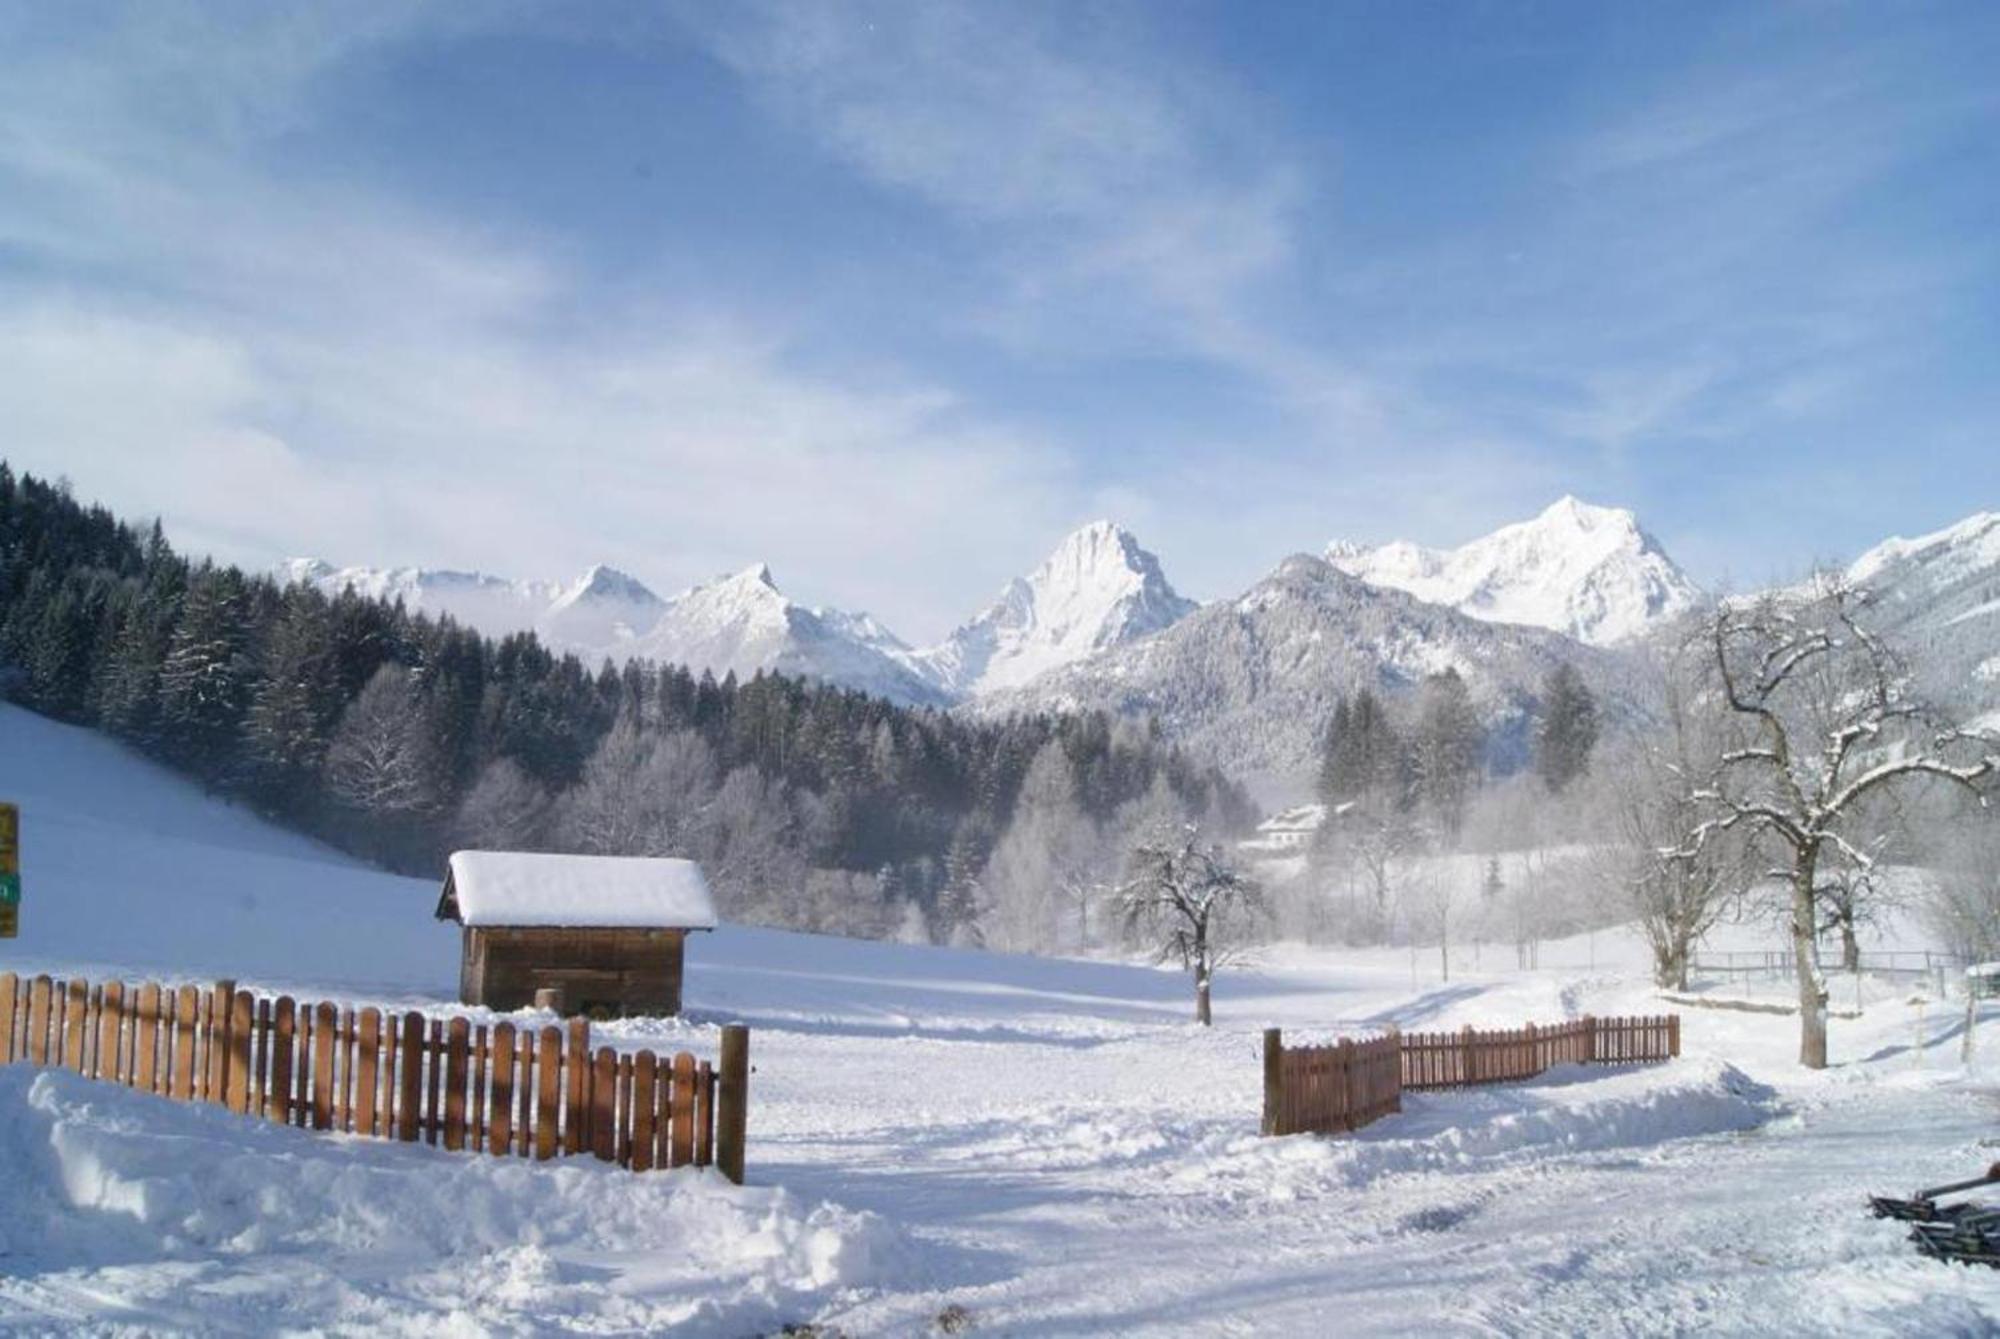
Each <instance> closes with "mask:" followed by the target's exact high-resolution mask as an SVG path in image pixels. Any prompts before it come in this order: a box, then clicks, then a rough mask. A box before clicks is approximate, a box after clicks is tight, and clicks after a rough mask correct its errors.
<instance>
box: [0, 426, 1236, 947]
mask: <svg viewBox="0 0 2000 1339" xmlns="http://www.w3.org/2000/svg"><path fill="white" fill-rule="evenodd" d="M0 695H4V696H5V697H6V698H7V699H8V700H11V701H14V702H17V703H20V704H21V705H24V706H26V707H29V708H31V709H33V710H35V711H38V712H41V713H43V714H45V715H48V716H51V717H54V718H56V719H59V720H63V721H68V722H73V723H76V724H80V725H85V726H90V727H94V728H96V729H100V730H103V731H105V732H107V733H109V734H111V735H113V736H116V737H117V738H119V739H121V740H123V741H124V742H126V743H127V744H129V745H130V746H132V747H133V748H135V749H137V750H139V751H140V752H142V753H144V754H146V755H147V756H149V757H152V758H155V759H157V760H159V761H160V762H162V763H164V764H166V765H167V766H169V767H172V768H174V769H175V770H177V771H180V772H182V773H184V774H186V775H188V776H190V777H192V778H194V779H196V780H198V781H199V782H200V783H201V784H202V785H204V786H205V787H207V788H208V789H210V790H211V791H214V792H216V793H219V794H222V795H225V796H228V797H230V798H231V799H233V800H236V801H238V802H241V803H243V804H246V805H249V806H251V807H253V808H255V809H256V810H257V811H259V812H260V813H263V814H265V815H267V816H269V817H271V818H274V819H276V820H278V821H280V822H283V823H285V824H287V825H289V826H292V827H295V828H298V829H301V830H303V831H306V832H309V833H311V834H313V835H315V836H318V837H321V838H323V839H325V840H327V841H328V842H330V843H332V844H333V845H335V846H337V847H340V848H342V849H344V850H347V851H350V852H354V853H356V854H359V855H362V856H364V857H366V858H369V859H371V860H375V861H377V862H380V863H381V864H383V865H385V866H387V867H389V868H392V869H396V870H399V871H402V872H405V873H410V874H419V875H434V874H436V873H437V872H438V869H439V867H440V863H441V859H442V857H443V855H444V854H445V853H446V852H447V851H448V850H450V849H452V848H453V847H457V846H474V845H489V846H506V847H517V848H530V849H551V850H577V851H591V852H601V853H619V854H656V855H659V854H674V855H687V856H692V857H695V858H697V859H700V860H702V861H703V863H704V864H705V866H706V867H707V868H708V870H709V873H710V876H711V880H712V882H713V883H714V884H715V886H716V889H717V893H718V896H719V899H720V900H721V902H722V904H723V911H724V915H725V916H727V917H729V918H731V919H738V920H749V921H759V922H765V923H773V924H784V925H791V926H797V927H802V928H811V929H826V930H837V931H842V932H848V933H860V934H872V935H897V936H902V937H909V938H917V937H924V938H932V939H937V940H954V939H955V940H959V941H966V940H973V941H987V942H997V943H1001V944H1005V945H1007V946H1010V947H1023V948H1029V947H1044V946H1048V945H1051V944H1055V943H1067V942H1072V941H1074V940H1076V939H1077V938H1078V937H1081V938H1083V939H1086V940H1087V939H1088V938H1090V937H1091V933H1092V929H1091V925H1092V922H1091V916H1090V909H1089V897H1090V893H1089V890H1090V889H1092V888H1098V887H1101V886H1103V885H1104V884H1105V883H1106V882H1107V881H1109V880H1111V879H1113V878H1115V866H1116V864H1117V861H1118V859H1119V854H1120V852H1122V851H1123V850H1124V849H1126V848H1127V847H1128V846H1129V844H1130V839H1131V836H1132V835H1133V834H1134V833H1136V832H1138V831H1139V830H1140V829H1142V828H1144V827H1147V826H1152V825H1156V824H1158V823H1159V822H1161V821H1170V820H1180V819H1195V820H1199V821H1201V822H1203V823H1205V824H1207V825H1208V826H1209V827H1210V828H1211V829H1213V830H1216V831H1218V832H1220V833H1227V832H1230V831H1238V830H1241V829H1242V828H1243V827H1244V826H1246V825H1247V824H1248V822H1249V821H1250V820H1251V817H1252V811H1251V806H1250V804H1249V802H1248V800H1247V799H1246V798H1245V796H1244V795H1243V794H1242V792H1241V791H1240V790H1239V789H1238V788H1237V787H1235V786H1234V785H1233V784H1232V783H1230V782H1229V781H1228V780H1227V779H1226V778H1224V777H1223V776H1222V775H1221V774H1220V773H1218V772H1216V771H1214V770H1213V769H1209V768H1203V767H1199V766H1196V765H1195V764H1193V763H1192V762H1190V761H1189V760H1188V759H1187V758H1186V757H1184V756H1183V755H1182V754H1181V753H1180V752H1179V751H1178V750H1177V749H1175V748H1173V747H1172V746H1170V745H1169V744H1168V743H1166V742H1165V741H1163V740H1162V739H1161V738H1160V737H1159V735H1158V732H1157V731H1155V730H1153V729H1150V728H1148V727H1147V726H1145V725H1142V724H1138V723H1135V722H1131V721H1123V720H1114V719H1112V718H1110V717H1108V716H1106V715H1105V714H1103V713H1088V714H1082V715H1074V716H1049V715H1033V716H1016V717H1013V718H1009V719H1006V720H1001V721H976V720H970V719H965V718H961V717H957V716H953V715H950V714H947V713H943V712H938V711H934V710H928V709H921V710H913V709H908V708H902V707H898V706H895V705H893V704H890V703H888V702H885V701H882V700H880V699H876V698H871V697H868V696H865V695H863V694H860V693H856V692H853V691H849V690H844V689H839V688H833V687H829V686H826V685H824V684H820V683H816V682H811V681H806V680H800V679H795V678H790V677H786V676H783V675H776V674H759V675H757V676H756V677H755V678H752V679H750V680H748V681H745V682H738V681H737V680H736V679H735V678H734V677H733V676H731V677H727V678H724V679H722V680H720V681H718V680H716V679H715V678H714V677H713V676H712V675H709V674H706V673H703V674H699V675H697V674H693V673H690V672H689V670H688V669H686V668H685V667H680V666H656V665H650V664H645V663H640V662H628V663H626V664H624V665H622V666H620V665H614V664H612V663H611V662H609V661H607V662H605V663H604V664H603V665H601V666H598V667H596V668H594V669H593V668H592V667H590V666H587V665H585V664H583V663H582V662H581V661H579V660H578V659H577V658H576V657H574V656H570V655H555V654H552V653H551V652H550V651H549V650H548V649H547V648H545V647H544V646H542V645H541V644H540V643H539V642H538V641H537V640H536V638H535V637H534V635H533V634H532V633H526V632H524V633H519V634H516V635H513V636H509V637H505V638H502V639H500V640H497V641H496V640H492V639H489V638H485V637H482V636H480V635H478V634H476V633H474V632H471V631H469V630H467V629H465V628H463V627H460V626H458V625H456V624H455V623H453V622H452V621H451V620H450V619H448V618H435V617H431V616H428V615H424V614H416V613H411V612H409V611H408V610H406V609H405V608H404V607H403V606H402V605H401V604H400V602H398V603H389V602H385V601H381V600H373V599H368V598H364V597H362V596H360V595H358V594H356V593H355V592H353V591H351V590H350V591H344V592H342V593H340V594H337V595H331V596H329V595H327V594H324V593H322V592H320V591H317V590H315V589H313V588H312V587H310V586H307V585H290V586H285V585H281V584H279V582H278V581H276V580H275V579H273V578H272V577H270V576H265V575H259V574H248V573H245V572H243V571H242V570H240V569H239V568H236V567H233V566H222V565H218V564H215V563H213V562H210V561H206V560H201V561H196V560H193V559H190V558H188V557H186V556H184V555H181V554H179V553H177V552H175V550H174V548H173V547H172V545H171V544H170V543H169V542H168V540H167V538H166V536H165V534H164V532H163V530H162V528H161V526H160V525H159V523H157V522H154V523H153V524H151V525H150V526H135V525H133V524H131V523H129V522H127V521H125V520H122V519H120V518H119V517H117V516H114V515H113V514H112V513H111V512H110V511H109V510H107V509H106V508H104V507H101V506H88V505H84V504H81V503H79V502H77V501H76V500H75V499H74V498H73V497H72V496H71V494H70V490H69V488H68V487H67V485H66V484H62V483H51V482H48V481H45V480H40V479H37V478H35V477H34V476H32V475H21V476H19V477H18V478H17V477H16V475H15V474H14V472H13V471H12V470H11V468H10V467H9V466H8V465H7V464H6V463H5V462H4V461H0ZM23 761H26V760H17V762H16V765H22V762H23ZM1058 857H1060V860H1061V867H1060V868H1057V867H1055V866H1054V865H1051V864H1050V862H1051V861H1052V860H1056V859H1057V858H1058ZM1064 889H1067V890H1069V892H1070V894H1071V895H1072V900H1073V902H1074V905H1071V904H1070V903H1069V902H1065V901H1064V900H1063V899H1062V898H1061V897H1059V896H1058V893H1059V892H1060V890H1064Z"/></svg>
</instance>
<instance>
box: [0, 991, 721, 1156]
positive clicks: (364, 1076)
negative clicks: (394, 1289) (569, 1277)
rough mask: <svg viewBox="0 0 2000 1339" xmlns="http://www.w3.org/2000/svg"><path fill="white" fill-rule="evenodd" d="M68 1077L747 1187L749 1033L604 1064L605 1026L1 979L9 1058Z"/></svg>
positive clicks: (403, 1136) (468, 1148)
mask: <svg viewBox="0 0 2000 1339" xmlns="http://www.w3.org/2000/svg"><path fill="white" fill-rule="evenodd" d="M14 1062H25V1063H27V1064H31V1065H49V1066H60V1067H61V1068H63V1069H67V1070H72V1071H74V1072H76V1073H78V1074H82V1075H85V1076H86V1077H89V1078H93V1079H98V1080H101V1081H104V1082H109V1083H117V1084H122V1085H124V1086H126V1087H129V1088H137V1089H140V1090H142V1091H144V1092H149V1093H154V1094H157V1095H159V1096H161V1097H166V1098H171V1099H173V1100H176V1101H182V1102H211V1103H214V1104H215V1105H217V1106H221V1107H226V1108H228V1109H229V1110H231V1111H234V1112H237V1113H239V1114H241V1115H245V1116H255V1117H259V1118H261V1119H264V1120H268V1121H272V1122H275V1123H277V1124H279V1125H294V1126H298V1127H300V1128H303V1129H311V1130H335V1131H343V1132H346V1133H350V1134H358V1135H367V1136H372V1137H374V1138H378V1139H395V1140H400V1141H401V1142H403V1143H415V1142H417V1141H418V1140H420V1139H421V1140H422V1141H423V1142H425V1143H429V1144H433V1145H439V1146H442V1147H443V1148H445V1149H446V1150H448V1151H451V1152H465V1153H484V1154H488V1155H491V1156H493V1157H519V1158H529V1157H532V1158H536V1159H542V1160H546V1159H549V1158H554V1157H558V1156H568V1155H578V1154H584V1153H589V1154H591V1155H593V1156H595V1157H597V1158H599V1159H601V1160H603V1161H605V1162H615V1163H617V1164H618V1165H619V1166H621V1167H629V1168H631V1169H632V1170H633V1171H647V1170H650V1169H652V1168H655V1167H685V1166H695V1167H709V1166H713V1167H715V1168H717V1169H718V1170H719V1171H720V1172H721V1173H722V1174H723V1175H724V1176H726V1177H728V1178H729V1179H730V1180H731V1181H735V1182H737V1183H739V1184H740V1183H741V1182H742V1180H743V1143H744V1132H745V1125H746V1114H747V1101H748V1078H749V1030H748V1029H747V1028H742V1027H726V1028H724V1029H723V1030H722V1054H721V1060H720V1065H719V1067H718V1066H714V1065H711V1064H709V1062H707V1061H705V1060H703V1061H697V1060H696V1059H695V1057H694V1056H692V1055H690V1054H688V1053H687V1052H685V1051H683V1052H681V1053H679V1054H678V1055H674V1056H671V1057H661V1056H657V1055H655V1054H654V1053H653V1052H651V1051H640V1052H638V1053H636V1054H620V1053H619V1052H617V1051H614V1050H613V1049H612V1048H611V1047H609V1046H601V1047H598V1048H597V1050H596V1052H595V1053H594V1054H593V1053H592V1050H591V1045H590V1023H589V1020H588V1019H583V1018H576V1019H571V1020H569V1022H568V1026H567V1027H566V1028H558V1027H555V1026H553V1025H550V1026H546V1027H543V1028H542V1029H541V1030H540V1031H539V1032H537V1031H536V1030H534V1029H533V1028H516V1027H515V1026H514V1024H512V1023H507V1022H502V1023H497V1024H494V1025H493V1026H492V1027H491V1028H490V1029H489V1028H488V1027H487V1026H486V1025H485V1024H483V1023H481V1024H474V1023H472V1022H471V1021H470V1020H469V1019H466V1018H463V1017H451V1018H427V1017H426V1016H425V1015H423V1014H421V1013H417V1012H414V1011H412V1012H409V1013H404V1014H402V1015H400V1016H398V1015H395V1014H385V1013H384V1012H383V1011H382V1010H379V1009H374V1008H364V1009H359V1010H357V1009H354V1008H352V1007H349V1006H345V1005H339V1004H335V1003H333V1002H330V1001H321V1002H318V1003H301V1002H299V1001H297V1000H294V999H293V998H292V997H291V996H289V995H280V996H277V997H276V998H269V997H258V996H253V995H252V994H251V993H250V992H248V991H243V990H238V989H236V986H235V983H234V982H230V981H220V982H217V983H216V985H215V986H214V987H213V989H210V990H203V989H201V988H199V987H196V986H192V985H183V986H180V987H179V988H172V987H165V986H161V985H159V984H157V983H154V982H147V983H146V984H144V985H141V986H139V987H137V988H136V989H128V988H127V986H126V985H125V983H123V982H119V981H111V982H106V983H105V984H103V985H101V986H94V985H91V984H90V983H89V982H87V981H80V980H75V981H67V982H57V981H52V980H51V979H50V978H48V977H46V976H37V977H35V978H33V979H32V980H26V981H24V980H22V979H20V978H19V977H17V976H16V975H15V974H14V973H12V972H9V973H6V974H4V975H0V1063H14Z"/></svg>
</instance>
